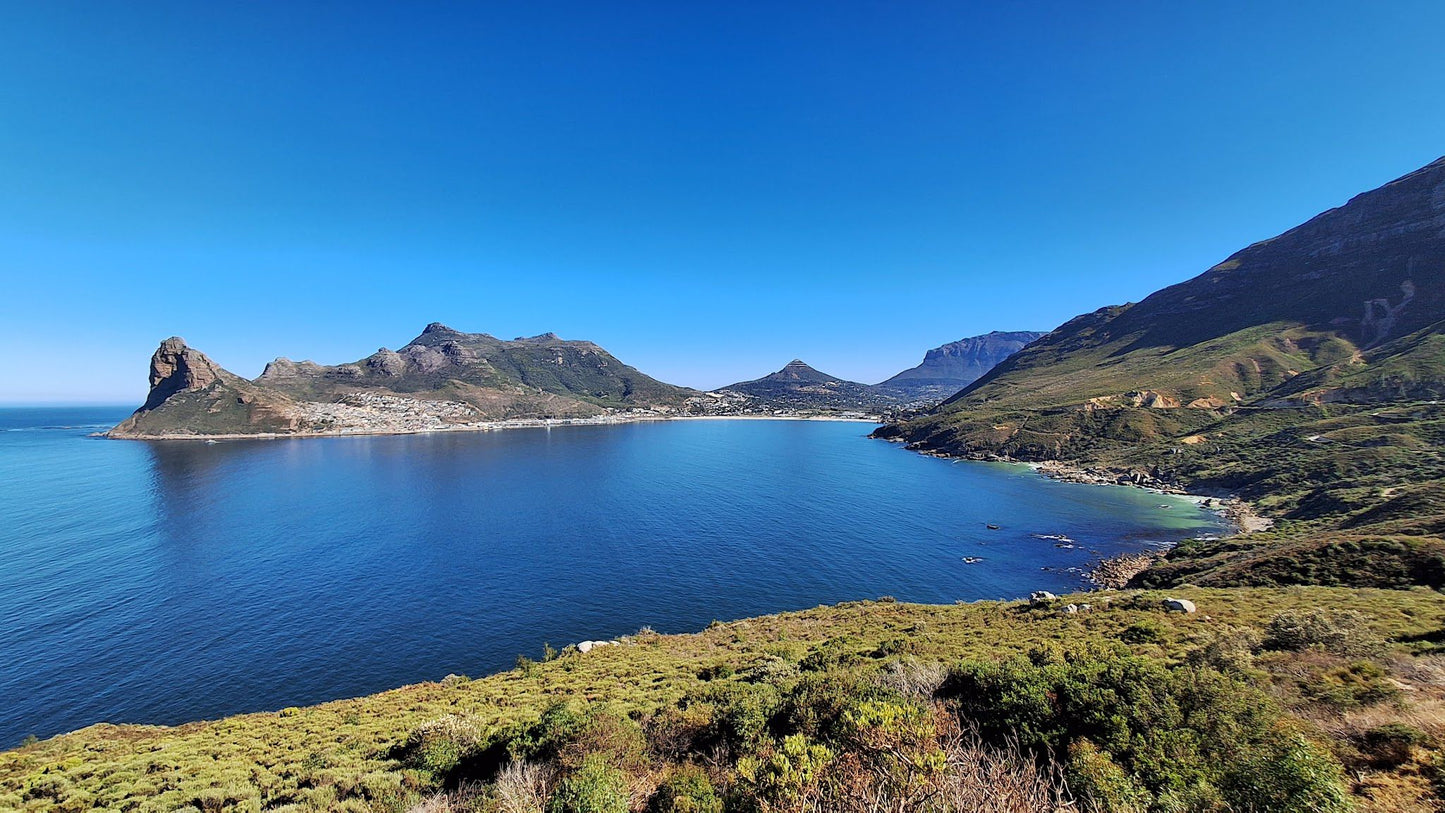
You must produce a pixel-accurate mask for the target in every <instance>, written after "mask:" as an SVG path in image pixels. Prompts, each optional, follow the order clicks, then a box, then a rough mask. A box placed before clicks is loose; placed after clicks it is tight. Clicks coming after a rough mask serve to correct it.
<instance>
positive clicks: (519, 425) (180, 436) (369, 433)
mask: <svg viewBox="0 0 1445 813" xmlns="http://www.w3.org/2000/svg"><path fill="white" fill-rule="evenodd" d="M663 421H835V422H842V423H868V424H874V425H877V424H881V423H883V421H881V420H877V419H876V418H870V417H862V418H852V417H842V416H837V415H598V416H593V417H587V418H515V419H508V420H501V421H476V422H473V423H459V424H453V425H450V426H428V427H418V428H416V429H361V428H358V429H337V430H326V431H320V432H229V433H225V434H214V435H198V434H188V433H167V434H163V435H135V434H124V433H122V434H116V433H115V431H114V430H113V429H112V430H107V431H104V432H95V433H93V434H92V435H91V437H99V438H106V439H107V440H140V441H149V440H164V441H220V440H285V439H300V438H346V437H376V436H385V435H431V434H442V433H447V432H501V431H505V430H508V429H551V428H553V427H562V426H617V425H622V424H631V423H658V422H663Z"/></svg>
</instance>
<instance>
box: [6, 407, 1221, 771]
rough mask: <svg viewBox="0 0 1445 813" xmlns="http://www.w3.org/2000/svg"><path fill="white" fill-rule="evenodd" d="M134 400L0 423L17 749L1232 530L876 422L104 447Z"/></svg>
mask: <svg viewBox="0 0 1445 813" xmlns="http://www.w3.org/2000/svg"><path fill="white" fill-rule="evenodd" d="M125 414H126V410H124V409H45V410H38V409H6V410H0V697H3V698H6V702H5V703H0V746H8V745H12V744H14V743H16V742H18V741H19V740H20V738H21V737H23V736H24V735H26V734H32V733H33V734H37V735H40V736H47V735H50V734H54V733H58V732H61V731H66V730H70V729H73V728H77V727H80V726H84V725H88V724H91V723H95V722H100V721H110V722H145V723H177V722H181V721H185V720H190V719H198V718H205V717H214V716H218V715H223V714H228V713H234V712H241V711H254V710H261V709H275V708H280V707H283V706H289V705H301V704H307V703H314V702H319V701H323V700H328V699H334V698H339V697H348V696H353V695H358V694H364V693H368V692H373V691H377V690H381V689H386V688H390V687H393V686H397V685H402V684H405V683H411V682H416V681H419V680H431V679H437V678H440V677H442V676H444V675H446V674H448V673H451V672H455V673H465V674H471V675H480V674H484V673H487V672H491V671H495V670H497V669H502V668H507V667H509V666H510V665H511V663H512V662H513V661H514V660H515V658H516V656H517V655H518V654H519V653H528V654H532V655H534V656H535V655H538V654H539V653H540V650H541V648H542V644H543V642H544V641H547V642H551V643H552V644H554V645H557V646H561V645H563V644H566V643H570V642H575V641H578V640H584V639H592V638H606V637H612V636H616V635H621V634H625V633H628V632H632V631H635V630H637V629H638V628H639V627H641V626H643V625H650V626H652V627H653V628H655V629H658V630H660V631H663V632H677V631H688V630H695V629H699V628H701V627H704V626H706V625H707V624H708V622H710V621H712V620H713V619H729V618H738V617H744V616H749V615H757V614H762V613H769V612H776V611H780V610H789V609H799V608H804V607H811V606H814V605H817V604H822V603H832V602H837V601H845V600H850V599H859V598H872V597H877V596H880V595H892V596H896V597H898V598H899V599H901V600H907V601H921V602H952V601H955V600H959V599H965V600H967V599H980V598H999V597H1017V596H1021V595H1025V594H1027V593H1028V592H1030V591H1032V590H1039V589H1047V590H1053V591H1055V592H1062V591H1066V590H1070V589H1074V588H1077V587H1079V586H1080V584H1081V581H1080V575H1079V572H1078V571H1079V569H1082V568H1083V567H1085V566H1086V565H1087V564H1088V563H1089V562H1091V561H1096V560H1097V559H1098V558H1100V557H1101V556H1106V555H1113V554H1116V553H1120V552H1124V551H1129V550H1137V549H1139V548H1142V547H1144V546H1147V545H1151V544H1158V543H1162V542H1167V541H1171V540H1176V539H1180V538H1183V537H1186V536H1190V535H1194V534H1199V533H1217V532H1219V531H1220V530H1221V529H1222V527H1223V526H1222V525H1221V523H1220V522H1219V520H1218V519H1217V518H1216V517H1214V516H1213V515H1211V514H1208V513H1206V512H1203V511H1200V510H1199V509H1198V508H1197V507H1196V506H1194V505H1193V504H1192V503H1190V502H1188V501H1186V500H1181V499H1177V498H1171V497H1162V496H1160V495H1157V494H1151V493H1148V492H1144V491H1140V490H1137V489H1127V488H1114V487H1098V486H1083V485H1073V484H1065V483H1056V482H1051V481H1049V480H1045V479H1043V478H1041V477H1039V476H1037V475H1036V474H1034V473H1032V472H1030V471H1028V470H1027V469H1025V468H1022V467H1018V466H1003V465H993V464H982V463H953V462H950V461H946V460H938V459H933V458H927V457H922V456H920V455H916V454H913V453H911V452H908V451H906V450H904V449H902V448H900V447H898V446H897V445H894V444H888V443H883V442H881V441H874V440H869V439H867V438H866V435H867V433H868V432H869V431H870V430H871V429H872V428H873V427H872V426H871V425H867V424H859V423H831V422H800V421H724V420H718V421H676V422H667V423H647V424H629V425H622V426H611V427H602V426H596V427H571V428H558V429H552V430H550V431H549V430H543V429H536V430H530V429H528V430H510V431H505V432H492V433H471V432H467V433H451V434H436V435H413V436H399V437H353V438H321V439H306V440H271V441H227V442H220V443H216V444H203V443H195V442H156V443H143V442H133V441H111V440H103V439H96V438H91V437H88V434H89V433H91V432H94V431H96V430H97V429H101V428H105V427H108V426H110V425H111V424H114V423H115V422H116V421H118V420H119V419H121V418H123V417H124V416H125ZM1161 505H1168V506H1170V507H1169V508H1167V509H1165V508H1161V507H1160V506H1161ZM987 523H993V524H997V525H999V526H1001V527H1000V528H999V529H998V530H989V529H987V528H986V527H985V525H986V524H987ZM1034 534H1065V535H1067V536H1069V537H1071V538H1073V539H1074V540H1076V541H1077V542H1078V545H1079V546H1078V547H1077V548H1073V549H1064V548H1059V547H1056V543H1055V542H1054V541H1052V540H1043V539H1038V538H1036V537H1035V536H1033V535H1034ZM966 556H973V557H981V558H982V561H980V562H978V563H975V564H967V563H965V562H964V561H963V557H966Z"/></svg>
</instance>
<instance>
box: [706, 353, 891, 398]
mask: <svg viewBox="0 0 1445 813" xmlns="http://www.w3.org/2000/svg"><path fill="white" fill-rule="evenodd" d="M713 392H716V393H723V394H726V393H736V394H740V395H744V396H747V398H749V399H751V400H752V402H753V403H756V404H758V405H760V406H762V407H766V408H771V409H789V410H792V409H802V410H819V409H823V410H828V409H831V410H857V409H873V408H877V407H882V406H887V405H890V404H893V403H896V400H897V399H896V398H895V397H894V396H892V395H890V394H888V393H884V392H882V391H880V390H877V389H876V388H874V387H870V386H868V385H867V384H859V383H858V382H856V381H846V380H844V379H841V378H838V377H836V376H831V375H828V374H827V373H824V372H820V371H818V370H815V369H813V368H812V367H810V366H808V365H807V364H806V363H804V362H803V361H802V360H800V359H793V360H792V361H790V362H788V363H787V364H785V365H784V366H783V368H782V369H781V370H778V371H777V372H775V373H769V374H768V375H765V376H763V377H762V378H756V379H753V380H752V381H739V382H738V383H736V384H729V385H728V386H726V387H719V388H718V389H716V390H714V391H713Z"/></svg>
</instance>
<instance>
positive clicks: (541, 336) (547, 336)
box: [514, 332, 562, 342]
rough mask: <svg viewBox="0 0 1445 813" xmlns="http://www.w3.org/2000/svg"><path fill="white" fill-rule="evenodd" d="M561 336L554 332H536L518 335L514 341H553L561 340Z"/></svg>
mask: <svg viewBox="0 0 1445 813" xmlns="http://www.w3.org/2000/svg"><path fill="white" fill-rule="evenodd" d="M561 339H562V337H561V336H558V335H557V334H556V333H551V332H548V333H538V334H537V335H536V336H518V337H517V338H516V339H515V340H514V341H519V342H555V341H561Z"/></svg>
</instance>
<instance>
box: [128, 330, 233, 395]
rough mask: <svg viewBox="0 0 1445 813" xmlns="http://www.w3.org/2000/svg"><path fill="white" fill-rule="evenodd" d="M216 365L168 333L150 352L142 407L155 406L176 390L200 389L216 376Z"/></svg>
mask: <svg viewBox="0 0 1445 813" xmlns="http://www.w3.org/2000/svg"><path fill="white" fill-rule="evenodd" d="M220 377H221V373H220V368H219V367H217V366H216V365H215V363H214V362H212V361H211V360H210V359H209V358H207V357H206V354H205V353H202V352H200V351H199V350H192V349H191V348H189V347H187V346H186V341H185V339H182V338H181V337H179V336H172V337H170V338H169V339H166V340H165V341H163V342H161V346H160V347H158V348H157V349H156V352H155V353H154V354H153V355H152V356H151V376H150V384H151V389H150V394H149V395H147V396H146V402H145V406H143V407H141V409H143V410H150V409H155V408H156V407H158V406H160V405H161V404H162V403H163V402H164V401H165V400H166V399H167V398H169V397H171V396H172V395H175V394H176V393H178V392H185V391H192V390H202V389H205V388H206V387H209V386H211V385H212V384H214V383H216V382H217V381H218V380H220Z"/></svg>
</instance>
